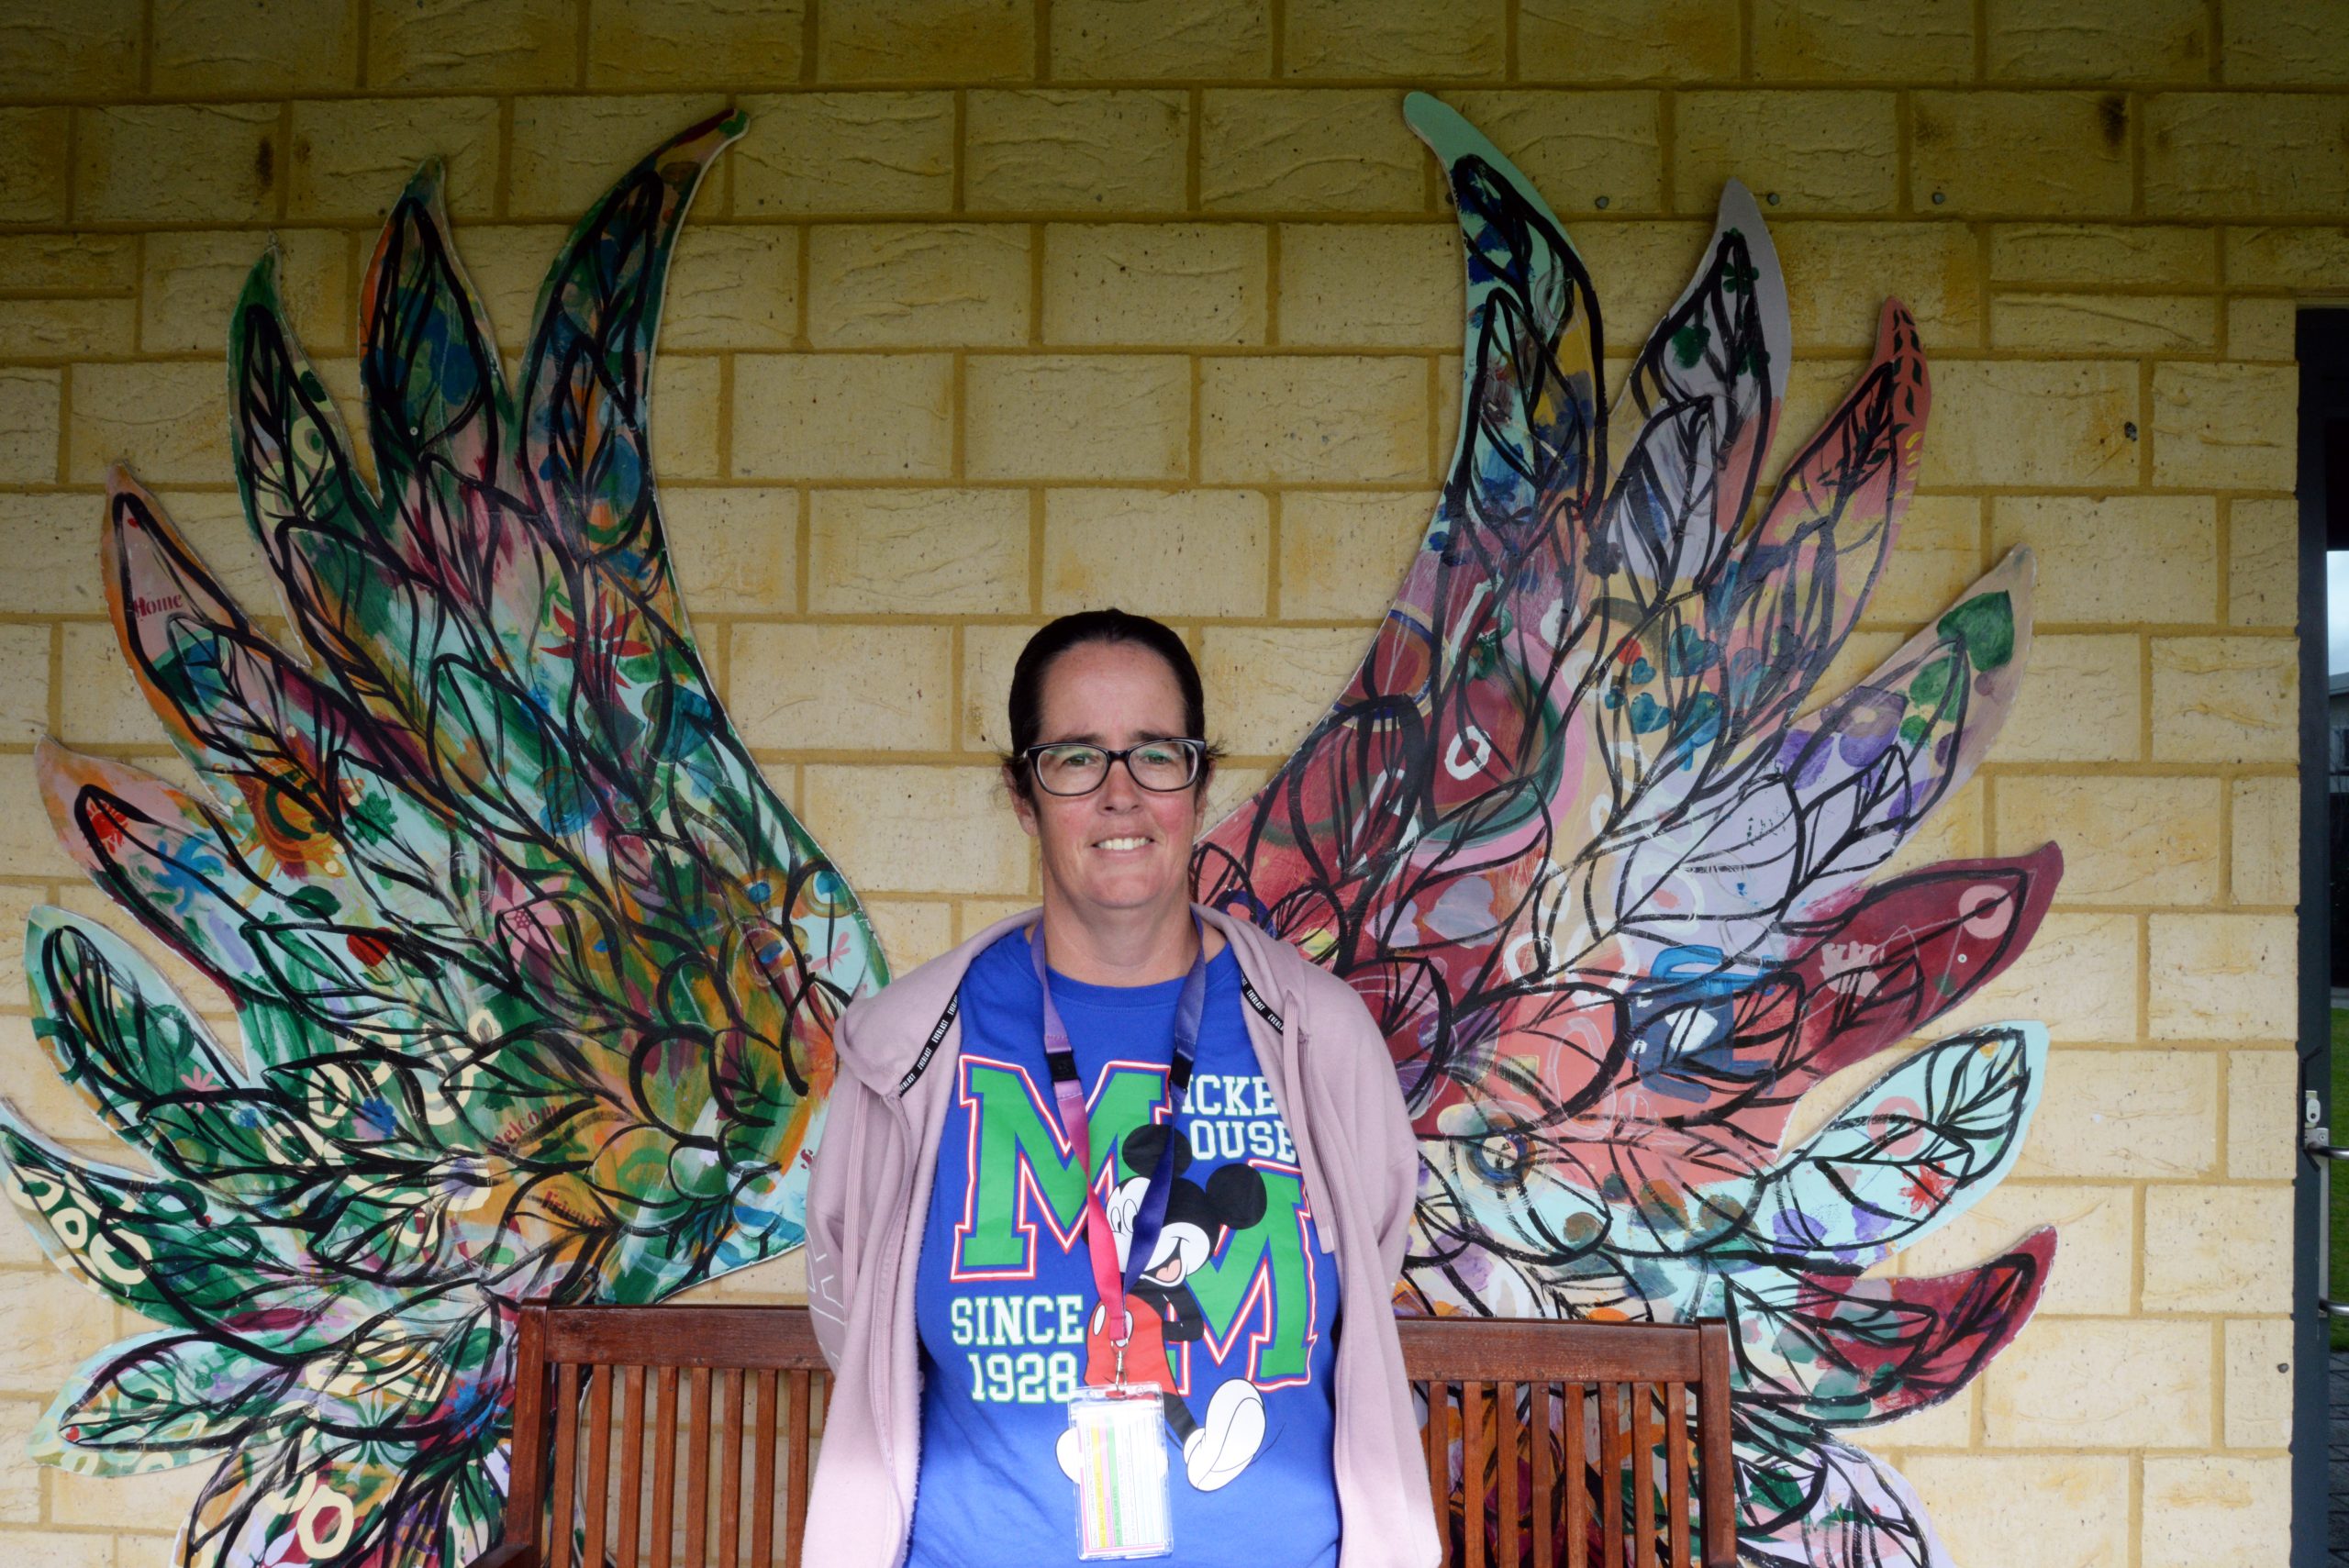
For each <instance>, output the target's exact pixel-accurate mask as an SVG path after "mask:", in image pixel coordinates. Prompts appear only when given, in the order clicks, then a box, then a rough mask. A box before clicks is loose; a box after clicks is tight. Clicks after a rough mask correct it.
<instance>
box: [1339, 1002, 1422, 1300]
mask: <svg viewBox="0 0 2349 1568" xmlns="http://www.w3.org/2000/svg"><path fill="white" fill-rule="evenodd" d="M1361 1029H1362V1035H1363V1049H1362V1050H1361V1051H1359V1052H1356V1053H1355V1054H1354V1056H1353V1060H1355V1061H1357V1062H1361V1063H1362V1064H1363V1066H1364V1073H1362V1082H1361V1084H1360V1087H1359V1090H1358V1092H1357V1095H1356V1103H1357V1105H1358V1106H1360V1112H1361V1120H1360V1122H1359V1123H1357V1125H1359V1126H1360V1127H1362V1128H1364V1129H1365V1134H1366V1147H1365V1148H1364V1156H1365V1158H1364V1162H1363V1163H1364V1165H1365V1166H1370V1167H1372V1168H1374V1169H1375V1170H1377V1171H1378V1172H1379V1173H1381V1174H1382V1175H1383V1176H1384V1178H1385V1182H1384V1185H1383V1187H1382V1189H1381V1197H1380V1201H1379V1203H1378V1206H1377V1208H1376V1210H1375V1215H1376V1218H1377V1223H1378V1261H1379V1263H1380V1264H1381V1266H1382V1267H1384V1268H1385V1270H1386V1276H1387V1277H1388V1278H1389V1279H1400V1278H1402V1277H1403V1251H1404V1249H1405V1248H1406V1247H1407V1246H1408V1245H1409V1242H1410V1237H1411V1215H1412V1210H1413V1208H1414V1207H1415V1205H1416V1204H1417V1203H1418V1200H1419V1139H1418V1137H1417V1135H1415V1134H1414V1133H1413V1132H1412V1131H1411V1113H1410V1110H1409V1107H1408V1106H1405V1105H1404V1103H1403V1086H1402V1084H1401V1083H1400V1082H1399V1081H1398V1080H1397V1078H1396V1076H1395V1068H1394V1062H1393V1059H1392V1058H1391V1057H1390V1056H1389V1055H1388V1054H1387V1051H1386V1039H1385V1037H1383V1036H1382V1035H1380V1033H1379V1032H1378V1024H1377V1022H1376V1020H1375V1019H1373V1018H1371V1016H1370V1012H1369V1009H1368V1008H1366V1007H1365V1008H1364V1009H1363V1013H1362V1023H1361Z"/></svg>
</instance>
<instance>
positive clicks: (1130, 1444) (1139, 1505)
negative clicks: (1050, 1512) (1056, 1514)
mask: <svg viewBox="0 0 2349 1568" xmlns="http://www.w3.org/2000/svg"><path fill="white" fill-rule="evenodd" d="M1165 1421H1166V1417H1165V1407H1163V1405H1162V1404H1161V1403H1160V1400H1159V1393H1158V1390H1157V1389H1156V1388H1155V1387H1151V1386H1139V1387H1137V1386H1135V1385H1130V1384H1112V1385H1108V1386H1107V1387H1102V1388H1080V1389H1078V1390H1077V1391H1076V1394H1075V1395H1074V1397H1072V1398H1071V1399H1070V1400H1069V1402H1068V1425H1069V1430H1070V1431H1071V1432H1072V1433H1074V1435H1075V1438H1076V1554H1077V1556H1078V1557H1080V1558H1082V1559H1084V1560H1085V1561H1086V1562H1097V1561H1106V1560H1109V1559H1116V1558H1129V1557H1164V1556H1166V1555H1168V1554H1169V1553H1171V1552H1172V1551H1174V1550H1175V1521H1174V1517H1173V1515H1172V1513H1171V1512H1170V1511H1169V1509H1168V1507H1167V1501H1166V1437H1165Z"/></svg>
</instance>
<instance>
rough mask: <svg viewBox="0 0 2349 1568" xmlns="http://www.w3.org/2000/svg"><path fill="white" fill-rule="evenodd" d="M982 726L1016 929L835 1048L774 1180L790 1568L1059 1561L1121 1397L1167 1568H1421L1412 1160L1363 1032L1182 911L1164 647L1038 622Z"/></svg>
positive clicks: (1273, 962)
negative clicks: (1020, 904)
mask: <svg viewBox="0 0 2349 1568" xmlns="http://www.w3.org/2000/svg"><path fill="white" fill-rule="evenodd" d="M1010 718H1011V736H1012V750H1011V752H1010V753H1009V754H1008V756H1007V757H1006V758H1005V761H1004V782H1005V784H1006V786H1007V787H1008V790H1009V792H1010V795H1011V799H1012V808H1013V810H1014V811H1015V812H1017V813H1018V815H1019V823H1020V826H1021V828H1024V829H1025V830H1026V831H1027V832H1028V833H1029V834H1030V836H1031V837H1033V838H1034V839H1035V840H1036V842H1037V849H1038V851H1039V856H1040V859H1041V865H1042V872H1043V892H1044V896H1043V905H1042V907H1041V910H1032V911H1030V912H1028V913H1026V914H1023V915H1019V916H1015V917H1012V918H1010V919H1008V920H1004V921H1000V922H998V923H997V924H996V925H994V926H992V927H990V928H988V929H986V930H984V931H982V932H980V933H979V934H978V935H977V936H975V937H974V938H972V939H971V940H968V941H966V942H964V943H963V945H962V946H961V947H959V948H957V949H956V950H955V951H952V952H950V953H948V954H946V955H945V956H943V957H941V958H939V959H936V960H933V961H932V962H929V963H927V964H924V965H923V966H922V967H920V968H919V969H917V970H915V971H914V972H913V973H910V974H907V975H906V976H904V977H903V978H902V979H900V980H898V981H897V982H896V984H892V985H891V986H889V987H888V988H887V989H886V990H885V991H884V992H882V993H880V994H879V995H874V996H872V997H869V998H867V999H865V1000H864V1001H863V1002H860V1003H859V1004H858V1005H857V1006H853V1007H852V1008H850V1009H849V1010H848V1012H847V1014H846V1015H845V1016H844V1017H843V1018H841V1023H840V1028H839V1030H838V1031H837V1044H838V1052H839V1063H840V1073H839V1074H838V1076H837V1078H836V1079H835V1082H834V1085H833V1088H832V1092H831V1098H830V1103H829V1109H828V1111H827V1118H828V1126H827V1129H826V1131H825V1134H824V1139H823V1142H822V1144H821V1146H820V1149H819V1151H818V1155H817V1157H816V1163H815V1170H814V1172H813V1173H812V1175H811V1177H810V1180H809V1184H808V1201H807V1274H808V1298H809V1302H808V1304H809V1307H811V1309H812V1311H813V1314H814V1317H815V1320H816V1326H817V1334H818V1340H820V1341H821V1343H822V1346H823V1351H824V1355H825V1359H826V1360H827V1361H828V1362H830V1364H831V1367H832V1370H833V1373H834V1385H833V1395H832V1399H831V1403H830V1407H829V1412H828V1414H827V1417H826V1422H825V1430H824V1439H823V1442H822V1446H821V1448H820V1450H819V1452H818V1461H817V1470H816V1477H815V1485H814V1489H813V1494H812V1496H811V1499H810V1507H809V1512H808V1516H807V1560H808V1561H809V1562H820V1563H823V1564H825V1568H865V1565H868V1564H870V1565H872V1568H896V1564H898V1563H899V1562H907V1563H909V1564H911V1565H913V1568H991V1565H993V1564H997V1563H1002V1564H1018V1565H1019V1568H1030V1565H1033V1564H1057V1563H1063V1562H1078V1561H1083V1560H1085V1559H1084V1558H1082V1557H1081V1556H1080V1543H1079V1539H1078V1517H1079V1506H1078V1497H1079V1493H1080V1483H1079V1482H1078V1481H1077V1480H1076V1479H1074V1477H1075V1476H1076V1475H1077V1474H1079V1473H1083V1474H1084V1475H1085V1476H1086V1477H1087V1479H1086V1482H1085V1485H1099V1483H1098V1479H1097V1476H1098V1472H1097V1469H1096V1468H1094V1467H1090V1466H1083V1465H1080V1464H1079V1463H1078V1457H1079V1456H1078V1452H1077V1450H1078V1447H1079V1440H1078V1439H1077V1438H1076V1437H1074V1435H1073V1429H1072V1418H1071V1415H1070V1408H1071V1406H1072V1404H1073V1403H1074V1404H1076V1405H1082V1406H1088V1407H1090V1408H1092V1409H1095V1410H1098V1409H1100V1408H1101V1406H1100V1404H1099V1403H1098V1402H1097V1392H1098V1391H1099V1390H1101V1389H1103V1388H1105V1387H1108V1386H1109V1385H1119V1386H1121V1387H1123V1388H1126V1389H1130V1390H1141V1391H1142V1392H1140V1393H1138V1394H1137V1395H1136V1396H1135V1397H1134V1398H1133V1399H1131V1400H1130V1401H1128V1402H1126V1403H1125V1404H1123V1405H1120V1406H1119V1410H1120V1411H1121V1412H1122V1413H1124V1414H1126V1415H1129V1416H1137V1417H1139V1418H1141V1424H1142V1426H1143V1428H1144V1429H1145V1430H1146V1433H1147V1435H1146V1437H1145V1438H1141V1439H1131V1440H1135V1441H1147V1442H1149V1443H1150V1444H1151V1445H1152V1449H1153V1450H1154V1451H1158V1452H1163V1454H1164V1456H1165V1466H1164V1468H1165V1472H1166V1479H1165V1482H1164V1485H1165V1488H1166V1494H1167V1496H1166V1501H1165V1512H1164V1517H1163V1520H1162V1521H1161V1522H1164V1523H1171V1536H1172V1540H1171V1553H1170V1554H1171V1557H1172V1560H1173V1561H1175V1562H1182V1563H1186V1564H1223V1563H1232V1564H1239V1563H1246V1564H1250V1565H1251V1568H1389V1565H1393V1568H1425V1565H1427V1564H1431V1563H1433V1562H1436V1561H1437V1559H1438V1557H1439V1555H1440V1549H1439V1547H1438V1544H1437V1540H1436V1535H1435V1523H1434V1517H1433V1512H1432V1509H1431V1507H1430V1504H1429V1498H1428V1486H1427V1472H1426V1469H1425V1467H1424V1462H1423V1460H1422V1459H1421V1457H1420V1451H1419V1429H1418V1425H1417V1421H1416V1418H1415V1417H1414V1415H1413V1411H1412V1405H1411V1398H1410V1394H1409V1391H1408V1385H1406V1383H1405V1381H1404V1377H1403V1365H1402V1354H1401V1351H1400V1348H1399V1345H1398V1343H1397V1337H1396V1332H1395V1324H1394V1318H1393V1315H1392V1307H1391V1304H1390V1290H1391V1287H1392V1284H1393V1282H1394V1280H1395V1278H1396V1277H1397V1273H1399V1270H1400V1265H1401V1260H1402V1253H1403V1245H1404V1239H1405V1233H1406V1231H1407V1229H1408V1225H1409V1221H1410V1215H1411V1204H1412V1198H1413V1193H1414V1189H1415V1186H1416V1182H1417V1173H1418V1155H1417V1151H1416V1148H1415V1146H1414V1144H1413V1141H1412V1136H1411V1131H1410V1126H1409V1122H1408V1117H1407V1115H1406V1113H1405V1111H1404V1107H1403V1102H1402V1096H1401V1094H1400V1092H1399V1091H1398V1090H1397V1086H1396V1082H1395V1075H1394V1071H1393V1068H1392V1066H1391V1065H1390V1062H1389V1060H1388V1057H1387V1054H1386V1047H1385V1043H1384V1041H1383V1040H1381V1038H1380V1036H1379V1033H1378V1030H1377V1028H1376V1026H1375V1024H1374V1023H1373V1021H1372V1020H1371V1018H1370V1016H1369V1014H1368V1012H1367V1011H1366V1010H1365V1009H1364V1006H1363V1005H1362V1003H1361V1001H1360V1000H1359V999H1358V998H1357V997H1356V996H1355V995H1354V994H1353V990H1352V989H1351V988H1350V987H1349V986H1347V985H1346V984H1345V983H1344V982H1342V981H1341V980H1339V979H1337V978H1336V977H1334V976H1332V975H1330V974H1328V973H1325V972H1323V971H1322V970H1319V969H1318V968H1316V967H1314V966H1313V965H1312V964H1310V963H1308V962H1305V960H1304V959H1303V958H1301V957H1300V956H1299V955H1298V954H1297V952H1296V951H1293V950H1292V949H1290V948H1289V947H1288V946H1286V944H1285V943H1282V942H1280V941H1278V940H1275V939H1273V938H1270V937H1268V936H1266V935H1265V934H1264V932H1262V931H1260V930H1258V929H1256V928H1255V927H1253V926H1252V925H1250V924H1248V923H1246V922H1245V921H1241V920H1237V919H1233V918H1230V917H1227V916H1225V915H1223V914H1221V913H1219V912H1217V911H1214V910H1210V909H1207V908H1204V907H1202V906H1195V905H1193V904H1192V903H1191V902H1190V859H1191V849H1192V844H1193V841H1194V840H1196V839H1197V835H1198V832H1199V829H1200V827H1201V820H1202V817H1203V814H1204V810H1205V802H1206V798H1207V790H1208V780H1209V777H1210V775H1211V773H1212V772H1213V767H1214V760H1215V749H1214V748H1213V747H1212V746H1210V745H1209V744H1208V742H1207V740H1206V739H1205V737H1206V723H1205V714H1204V711H1203V703H1202V699H1201V695H1200V688H1199V677H1198V671H1197V667H1196V666H1195V665H1194V664H1193V662H1192V661H1191V657H1190V654H1189V652H1188V651H1187V650H1186V649H1185V648H1184V646H1183V643H1182V640H1181V639H1179V638H1177V637H1176V636H1175V634H1174V633H1173V632H1172V631H1170V630H1169V629H1168V628H1165V627H1163V626H1162V625H1160V624H1159V623H1158V622H1156V621H1153V620H1148V619H1145V618H1142V617H1136V616H1129V615H1126V614H1123V613H1122V612H1120V611H1117V610H1101V611H1093V612H1088V613H1086V614H1084V615H1076V616H1069V617H1063V618H1062V619H1060V620H1057V621H1054V622H1053V623H1052V624H1051V625H1050V626H1047V627H1045V628H1043V629H1042V630H1041V631H1039V632H1038V633H1037V634H1036V635H1035V637H1034V638H1033V639H1030V642H1029V644H1028V646H1027V648H1026V649H1025V651H1022V653H1021V654H1020V657H1019V664H1018V666H1017V667H1016V669H1015V671H1014V673H1013V676H1012V683H1011V699H1010ZM1048 1038H1049V1041H1050V1048H1049V1049H1048ZM1170 1084H1172V1085H1173V1086H1174V1094H1173V1095H1170ZM1170 1099H1172V1100H1173V1102H1174V1105H1175V1109H1174V1114H1173V1115H1172V1117H1171V1118H1170V1117H1169V1116H1168V1114H1167V1112H1168V1109H1169V1105H1170ZM1079 1150H1082V1151H1085V1154H1086V1158H1085V1159H1083V1160H1080V1159H1079V1158H1078V1157H1077V1155H1076V1153H1074V1152H1073V1151H1079ZM1112 1297H1117V1298H1119V1299H1118V1301H1117V1305H1116V1306H1115V1307H1111V1306H1110V1305H1109V1303H1110V1300H1111V1298H1112ZM1152 1385H1155V1390H1156V1391H1155V1392H1154V1393H1152V1392H1148V1390H1149V1389H1150V1388H1151V1386H1152ZM1162 1428H1163V1438H1162V1437H1161V1436H1160V1435H1159V1434H1160V1431H1161V1429H1162ZM1132 1430H1133V1429H1132V1428H1131V1427H1129V1428H1128V1429H1127V1431H1128V1433H1129V1435H1130V1434H1131V1432H1132ZM1162 1443H1163V1448H1161V1447H1160V1446H1159V1445H1161V1444H1162ZM1153 1473H1154V1472H1153Z"/></svg>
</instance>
